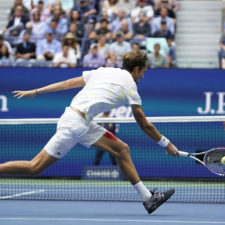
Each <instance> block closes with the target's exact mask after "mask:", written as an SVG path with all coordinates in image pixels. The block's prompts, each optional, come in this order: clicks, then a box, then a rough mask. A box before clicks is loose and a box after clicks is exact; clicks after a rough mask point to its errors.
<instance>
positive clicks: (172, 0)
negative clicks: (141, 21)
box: [154, 0, 180, 12]
mask: <svg viewBox="0 0 225 225" xmlns="http://www.w3.org/2000/svg"><path fill="white" fill-rule="evenodd" d="M154 4H155V10H158V9H159V8H160V7H161V6H162V5H161V4H162V0H154ZM168 7H169V8H170V9H172V10H173V11H174V12H176V11H177V10H178V9H179V8H180V3H179V2H178V1H177V0H169V4H168Z"/></svg>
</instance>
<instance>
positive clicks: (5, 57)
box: [0, 44, 14, 66]
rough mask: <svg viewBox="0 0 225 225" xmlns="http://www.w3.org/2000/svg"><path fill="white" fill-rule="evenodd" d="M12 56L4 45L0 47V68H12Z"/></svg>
mask: <svg viewBox="0 0 225 225" xmlns="http://www.w3.org/2000/svg"><path fill="white" fill-rule="evenodd" d="M13 63H14V60H13V56H12V55H11V54H10V53H9V50H8V47H7V46H6V45H4V44H3V45H1V46H0V66H13Z"/></svg>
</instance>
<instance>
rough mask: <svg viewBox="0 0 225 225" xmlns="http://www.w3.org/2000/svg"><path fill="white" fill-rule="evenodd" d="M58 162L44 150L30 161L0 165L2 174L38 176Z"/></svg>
mask: <svg viewBox="0 0 225 225" xmlns="http://www.w3.org/2000/svg"><path fill="white" fill-rule="evenodd" d="M57 160H58V159H57V158H55V157H52V156H50V155H49V154H48V153H47V152H46V151H45V150H44V149H43V150H42V151H41V152H40V153H39V154H38V155H37V156H35V157H34V158H33V159H32V160H30V161H10V162H6V163H3V164H0V174H12V175H13V174H21V175H38V174H40V173H41V172H42V171H43V170H45V169H46V168H48V167H49V166H51V165H52V164H53V163H55V162H56V161H57Z"/></svg>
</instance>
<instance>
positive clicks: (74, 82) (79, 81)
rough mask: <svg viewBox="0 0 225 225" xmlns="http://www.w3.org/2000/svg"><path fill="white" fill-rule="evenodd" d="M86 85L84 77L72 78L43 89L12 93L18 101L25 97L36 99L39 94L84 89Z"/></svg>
mask: <svg viewBox="0 0 225 225" xmlns="http://www.w3.org/2000/svg"><path fill="white" fill-rule="evenodd" d="M84 85H85V82H84V79H83V77H82V76H80V77H76V78H72V79H69V80H65V81H62V82H58V83H54V84H50V85H47V86H44V87H42V88H38V89H33V90H29V91H13V92H12V93H13V94H14V98H18V99H20V98H23V97H27V98H34V97H35V96H37V95H38V94H44V93H48V92H54V91H62V90H67V89H71V88H77V87H83V86H84Z"/></svg>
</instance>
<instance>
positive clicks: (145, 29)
mask: <svg viewBox="0 0 225 225" xmlns="http://www.w3.org/2000/svg"><path fill="white" fill-rule="evenodd" d="M133 29H134V38H135V39H139V40H143V39H145V38H146V37H149V36H150V34H151V27H150V24H149V23H148V22H147V20H146V16H145V13H144V12H140V13H139V21H138V22H137V23H135V24H134V27H133Z"/></svg>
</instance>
